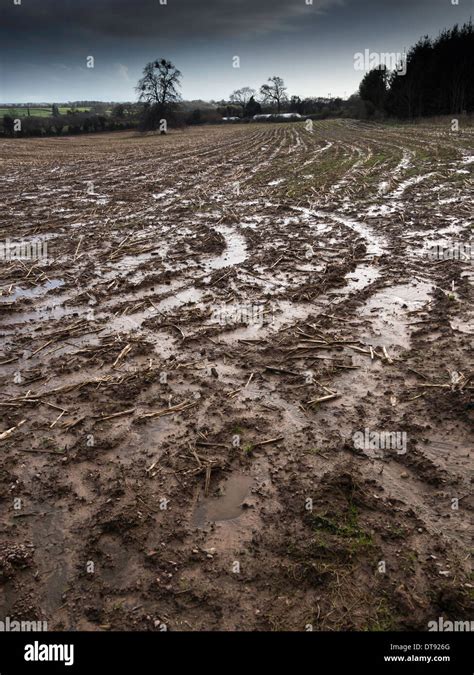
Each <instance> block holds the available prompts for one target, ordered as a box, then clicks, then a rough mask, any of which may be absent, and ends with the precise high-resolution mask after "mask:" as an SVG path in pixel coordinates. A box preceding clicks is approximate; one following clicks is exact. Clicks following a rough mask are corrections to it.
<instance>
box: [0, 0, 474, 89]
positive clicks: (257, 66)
mask: <svg viewBox="0 0 474 675" xmlns="http://www.w3.org/2000/svg"><path fill="white" fill-rule="evenodd" d="M0 3H2V7H1V9H0V13H1V20H0V51H1V56H0V101H5V102H6V101H9V100H13V101H21V100H27V101H31V100H74V98H79V99H81V98H82V99H88V98H105V99H106V100H110V99H112V98H115V99H116V100H119V99H122V100H130V99H132V98H134V96H135V92H134V89H133V87H134V83H136V81H137V79H138V77H139V76H140V74H141V71H142V69H143V66H144V64H145V63H146V62H147V61H150V60H152V59H154V58H158V57H160V56H166V57H167V58H171V59H172V60H173V61H175V62H176V64H177V65H178V66H179V67H180V68H181V70H182V71H183V74H184V76H185V77H184V83H183V86H184V92H183V93H184V95H185V96H187V97H190V98H200V97H208V98H221V97H222V96H224V95H226V94H227V93H228V92H227V89H229V87H232V88H237V87H239V86H244V85H250V86H253V87H258V86H260V84H261V83H262V81H265V79H266V78H267V77H268V76H269V75H274V74H275V73H278V74H281V75H282V76H283V77H285V78H287V79H288V81H291V86H292V88H293V91H295V92H298V93H302V94H304V95H310V94H315V95H316V94H321V95H322V94H326V93H327V92H329V91H331V92H333V93H334V92H337V93H338V94H339V95H342V94H344V93H345V91H346V90H347V91H348V92H350V91H354V90H355V88H356V87H357V86H358V79H357V78H358V75H357V74H355V72H354V68H353V54H354V53H355V52H359V51H362V50H363V49H365V48H369V49H376V50H377V49H378V50H383V51H386V50H390V51H391V50H395V51H396V52H399V51H401V50H402V49H403V48H405V47H409V46H410V45H411V44H413V43H414V42H415V41H416V40H417V39H418V38H419V37H420V36H421V35H424V34H427V33H428V34H431V35H436V34H437V33H438V32H439V30H441V29H442V28H444V27H447V26H452V25H453V24H454V23H462V22H463V21H465V20H467V19H469V15H470V13H472V0H459V5H458V6H455V5H452V4H451V1H450V0H393V1H392V0H313V4H312V5H311V4H310V5H308V4H306V0H167V4H166V5H162V4H160V0H22V4H21V5H14V4H13V0H0ZM234 54H236V55H240V56H241V57H242V67H241V69H240V70H235V69H232V70H230V68H231V59H232V56H233V55H234ZM87 55H93V56H94V58H95V59H96V67H95V68H94V69H93V70H87V69H86V67H85V60H86V57H87Z"/></svg>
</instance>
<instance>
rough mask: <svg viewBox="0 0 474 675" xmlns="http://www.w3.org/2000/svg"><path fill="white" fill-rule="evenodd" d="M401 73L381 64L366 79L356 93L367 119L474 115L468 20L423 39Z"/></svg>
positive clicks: (473, 33)
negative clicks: (473, 113) (362, 104)
mask: <svg viewBox="0 0 474 675" xmlns="http://www.w3.org/2000/svg"><path fill="white" fill-rule="evenodd" d="M404 70H405V73H404V74H399V73H397V72H396V71H394V72H389V71H388V70H387V68H386V67H384V66H383V65H381V66H379V67H378V68H374V69H373V70H371V71H370V72H369V73H367V75H366V76H365V77H364V79H363V80H362V82H361V84H360V88H359V94H360V97H361V99H362V101H363V102H364V104H365V107H366V112H367V115H368V116H369V117H371V116H386V115H388V116H391V117H397V118H400V119H412V118H416V117H429V116H433V115H459V114H463V113H467V114H468V113H472V112H473V111H474V27H473V24H472V21H469V23H466V24H464V25H463V26H461V27H459V26H458V25H456V26H454V27H453V28H451V29H446V30H443V31H442V32H441V33H440V35H439V36H438V37H437V38H436V39H432V38H430V37H428V36H424V37H423V38H421V39H420V40H419V41H418V42H417V43H416V45H414V46H413V47H412V48H411V49H410V50H409V52H408V53H407V55H406V68H405V69H404Z"/></svg>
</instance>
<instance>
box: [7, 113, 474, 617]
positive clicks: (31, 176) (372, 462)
mask: <svg viewBox="0 0 474 675" xmlns="http://www.w3.org/2000/svg"><path fill="white" fill-rule="evenodd" d="M473 138H474V131H473V129H472V128H467V129H464V131H462V132H461V133H458V134H450V133H448V132H446V130H445V128H444V127H441V126H436V125H417V126H412V127H411V126H403V127H401V126H400V127H397V126H394V127H382V126H377V125H371V124H365V123H356V122H345V121H340V122H339V121H330V122H329V121H328V122H321V123H316V124H315V127H314V131H313V132H309V131H306V130H305V129H304V126H303V125H275V126H273V125H261V126H260V125H258V126H256V125H251V126H248V127H242V126H233V127H224V128H215V127H212V128H199V129H196V130H192V131H187V132H176V133H172V134H170V135H168V136H167V137H155V136H151V137H140V136H135V135H133V134H114V135H100V136H94V137H93V136H91V137H80V138H63V139H52V140H28V141H23V140H15V141H4V142H2V145H1V146H0V153H1V162H2V184H3V189H2V196H1V206H2V209H1V213H0V218H1V225H0V227H1V234H0V236H1V239H2V241H4V240H5V239H7V238H9V239H11V240H21V239H24V240H29V241H31V240H32V239H35V238H36V239H37V240H39V241H46V242H47V245H48V257H49V259H50V260H49V262H48V264H46V263H44V262H42V261H40V262H37V263H33V264H32V263H29V262H23V261H11V262H4V264H3V265H2V267H1V269H0V275H1V280H0V283H1V289H2V295H1V296H0V312H1V318H0V331H1V338H2V341H1V352H0V376H1V384H2V394H1V399H0V407H1V411H2V425H1V428H0V433H1V432H3V431H5V430H9V429H13V431H12V432H11V433H10V434H8V435H6V436H5V437H3V438H2V437H0V438H1V440H0V446H1V455H0V461H1V473H0V478H1V483H2V486H1V487H2V489H1V499H2V506H3V508H2V517H1V523H2V534H1V539H2V542H3V543H2V546H1V549H0V583H1V586H0V588H1V590H2V596H1V601H0V605H1V613H2V614H5V615H8V616H10V617H14V618H18V619H20V618H25V619H29V620H31V619H32V617H33V616H35V617H37V618H38V619H43V620H44V619H46V620H47V621H48V623H49V627H50V628H51V629H61V628H77V629H93V630H96V629H100V630H108V629H130V628H132V629H133V628H136V629H149V630H161V629H163V627H164V626H166V627H167V628H168V629H169V630H189V629H191V630H200V629H211V630H216V629H246V630H264V629H272V630H280V629H287V630H304V629H305V627H306V626H308V625H311V626H313V628H314V629H315V630H318V629H335V630H338V629H369V630H374V629H382V630H383V629H388V628H402V629H403V628H419V629H425V628H426V624H427V622H428V621H429V620H432V619H436V618H437V617H438V616H444V617H445V618H453V619H456V620H459V619H460V618H462V617H463V616H465V615H466V614H467V611H468V605H469V592H471V591H472V586H471V585H470V584H469V580H468V576H467V575H468V566H469V560H468V557H469V546H470V530H469V528H470V525H469V523H470V518H471V516H472V501H471V497H470V485H469V478H470V470H471V468H472V463H471V461H470V457H469V448H470V446H471V445H472V426H470V424H471V425H472V417H470V415H472V403H470V395H471V393H472V382H471V380H470V376H471V374H472V360H470V359H471V357H472V353H470V351H469V350H470V347H471V345H472V332H473V328H472V325H473V324H472V304H470V300H471V297H470V292H471V285H470V284H471V281H472V263H470V262H469V261H467V260H465V261H459V260H448V261H435V260H432V259H430V258H429V256H427V252H428V250H429V248H430V246H432V245H434V244H438V243H440V244H444V243H446V244H447V243H449V242H453V241H456V242H468V241H469V239H470V227H471V223H470V220H469V219H470V216H471V215H472V201H471V198H472V165H473V162H472V147H473ZM249 315H250V316H251V318H250V319H249ZM255 316H257V317H258V320H255ZM470 369H471V370H470ZM366 428H367V429H370V430H374V431H394V432H404V433H406V438H407V449H406V452H405V453H403V454H402V453H397V452H395V451H391V450H388V451H384V452H383V453H380V452H379V451H377V450H370V449H369V448H367V449H366V450H361V449H357V448H356V447H355V446H354V441H353V434H354V433H355V432H357V431H361V430H364V429H366ZM308 500H311V501H308ZM453 500H459V501H458V502H453ZM454 503H456V506H457V508H453V504H454Z"/></svg>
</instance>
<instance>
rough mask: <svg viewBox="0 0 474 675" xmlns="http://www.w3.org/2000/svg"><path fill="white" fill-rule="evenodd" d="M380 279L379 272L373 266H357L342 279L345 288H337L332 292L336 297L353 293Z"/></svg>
mask: <svg viewBox="0 0 474 675" xmlns="http://www.w3.org/2000/svg"><path fill="white" fill-rule="evenodd" d="M379 277H380V270H379V269H378V268H377V267H374V266H373V265H359V266H358V267H357V269H356V270H354V272H349V273H348V274H346V276H345V277H344V278H345V280H346V286H345V287H344V288H338V289H336V290H335V291H334V293H335V294H336V295H340V294H344V295H347V293H352V292H354V291H361V290H362V289H364V288H365V287H366V286H369V284H371V283H373V282H374V281H375V280H376V279H378V278H379Z"/></svg>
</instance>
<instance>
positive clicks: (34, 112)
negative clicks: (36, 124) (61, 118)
mask: <svg viewBox="0 0 474 675" xmlns="http://www.w3.org/2000/svg"><path fill="white" fill-rule="evenodd" d="M29 110H30V116H31V117H51V113H52V107H51V106H48V107H44V106H43V107H37V108H30V109H29ZM68 110H71V108H68V107H67V106H65V107H60V108H59V112H60V114H61V115H66V114H67V112H68ZM74 110H76V111H77V112H89V110H90V108H74ZM2 115H11V116H12V117H27V116H28V108H0V116H2Z"/></svg>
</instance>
